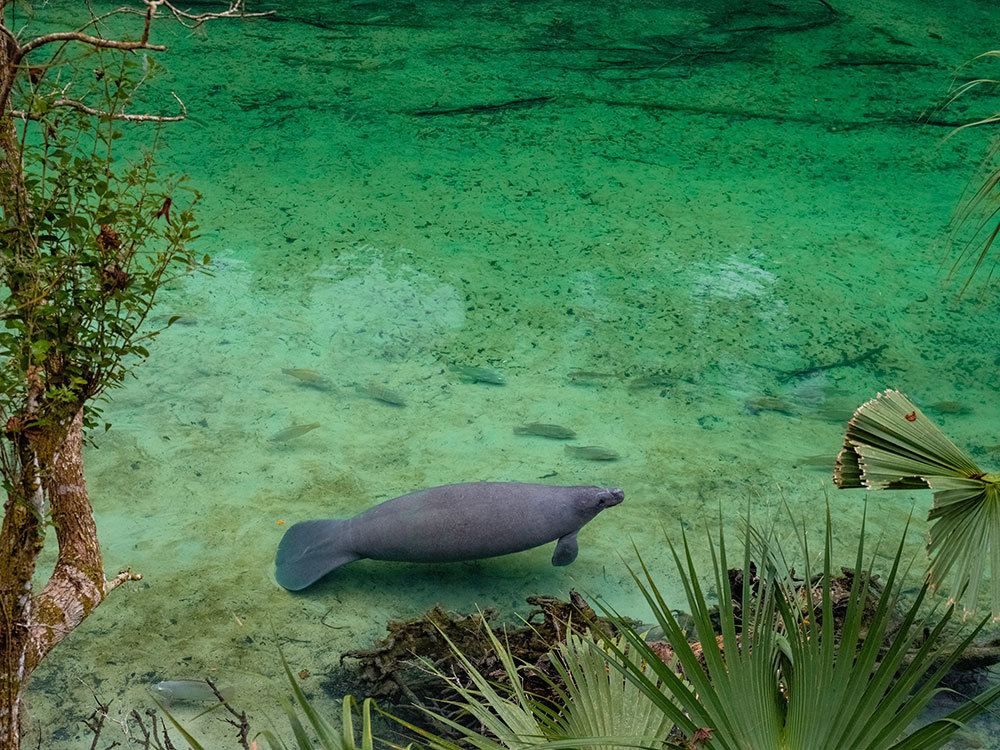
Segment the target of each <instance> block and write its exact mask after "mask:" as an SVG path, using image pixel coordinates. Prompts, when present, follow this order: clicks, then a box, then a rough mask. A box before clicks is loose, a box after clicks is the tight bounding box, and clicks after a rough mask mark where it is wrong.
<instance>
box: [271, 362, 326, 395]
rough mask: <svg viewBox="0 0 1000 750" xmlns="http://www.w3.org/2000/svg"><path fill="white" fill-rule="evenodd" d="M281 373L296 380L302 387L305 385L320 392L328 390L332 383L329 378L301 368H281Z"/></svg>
mask: <svg viewBox="0 0 1000 750" xmlns="http://www.w3.org/2000/svg"><path fill="white" fill-rule="evenodd" d="M281 371H282V372H283V373H285V375H291V376H292V377H293V378H298V380H299V382H300V383H302V384H303V385H307V386H309V387H310V388H318V389H319V390H321V391H325V390H329V389H330V388H331V387H332V386H333V383H332V382H331V381H330V379H329V378H327V377H325V376H324V375H322V374H320V373H318V372H316V371H315V370H307V369H305V368H302V367H282V368H281Z"/></svg>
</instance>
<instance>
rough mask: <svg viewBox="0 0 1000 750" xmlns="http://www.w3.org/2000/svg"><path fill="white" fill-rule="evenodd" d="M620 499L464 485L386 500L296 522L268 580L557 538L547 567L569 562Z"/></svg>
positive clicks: (488, 552)
mask: <svg viewBox="0 0 1000 750" xmlns="http://www.w3.org/2000/svg"><path fill="white" fill-rule="evenodd" d="M624 497H625V493H624V492H622V491H621V490H620V489H605V488H602V487H553V486H549V485H545V484H526V483H522V482H467V483H465V484H446V485H444V486H442V487H431V488H430V489H426V490H418V491H417V492H411V493H410V494H408V495H403V496H401V497H396V498H393V499H392V500H386V501H385V502H384V503H380V504H379V505H376V506H375V507H373V508H369V509H368V510H366V511H364V512H362V513H359V514H358V515H356V516H354V518H347V519H328V520H319V521H303V522H301V523H297V524H295V525H294V526H292V527H291V528H290V529H288V531H286V532H285V535H284V536H283V537H282V539H281V543H280V544H279V545H278V554H277V557H276V559H275V578H276V579H277V581H278V583H279V584H281V585H282V586H284V587H285V588H286V589H290V590H292V591H298V590H299V589H304V588H305V587H306V586H309V585H310V584H312V583H315V582H316V581H318V580H319V579H320V578H322V577H323V576H325V575H326V574H327V573H329V572H330V571H332V570H334V569H336V568H339V567H340V566H341V565H346V564H347V563H349V562H353V561H354V560H360V559H362V558H368V559H370V560H393V561H397V562H425V563H434V562H458V561H460V560H479V559H481V558H484V557H495V556H496V555H506V554H509V553H511V552H521V551H523V550H526V549H531V548H532V547H538V546H539V545H542V544H545V543H546V542H551V541H553V540H554V539H558V540H559V542H558V544H556V549H555V552H554V553H553V555H552V564H553V565H569V564H570V563H571V562H573V560H575V559H576V555H577V551H578V549H577V543H576V533H577V532H578V531H579V530H580V528H581V527H582V526H583V525H584V524H585V523H587V521H589V520H590V519H592V518H593V517H594V516H596V515H597V514H598V513H600V512H601V511H602V510H604V509H605V508H610V507H612V506H613V505H618V503H620V502H621V501H622V500H623V499H624Z"/></svg>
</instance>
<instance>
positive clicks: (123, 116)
mask: <svg viewBox="0 0 1000 750" xmlns="http://www.w3.org/2000/svg"><path fill="white" fill-rule="evenodd" d="M170 94H171V95H172V96H173V97H174V99H176V100H177V103H178V104H180V105H181V114H179V115H133V114H129V113H127V112H105V111H103V110H100V109H94V108H93V107H88V106H87V105H86V104H84V103H83V102H80V101H77V100H76V99H56V100H55V101H54V102H52V106H53V107H69V108H71V109H76V110H79V111H80V112H83V113H85V114H88V115H93V116H94V117H110V118H111V119H112V120H123V121H125V122H180V121H181V120H183V119H184V118H185V117H187V107H186V106H184V102H183V101H181V98H180V97H179V96H177V94H175V93H174V92H173V91H171V92H170ZM11 114H12V115H14V117H19V118H20V119H22V120H34V121H38V120H40V119H41V118H40V117H39V115H37V114H36V113H34V112H25V111H24V110H23V109H14V110H11Z"/></svg>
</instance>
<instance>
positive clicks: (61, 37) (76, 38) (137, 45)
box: [11, 0, 167, 65]
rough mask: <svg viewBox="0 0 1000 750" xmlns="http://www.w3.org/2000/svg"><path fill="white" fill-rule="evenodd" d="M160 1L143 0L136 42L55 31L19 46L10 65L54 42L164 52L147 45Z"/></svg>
mask: <svg viewBox="0 0 1000 750" xmlns="http://www.w3.org/2000/svg"><path fill="white" fill-rule="evenodd" d="M162 1H163V0H143V2H145V3H146V14H145V19H144V21H143V24H142V35H141V36H140V37H139V41H137V42H126V41H122V40H120V39H105V38H104V37H100V36H92V35H90V34H84V33H83V32H82V31H56V32H53V33H51V34H43V35H42V36H39V37H35V38H34V39H32V40H31V41H30V42H26V43H25V44H23V45H21V46H20V47H19V48H18V49H17V51H16V52H15V53H14V55H13V58H12V59H11V64H13V65H17V64H19V63H20V62H21V60H22V59H23V58H24V56H25V55H27V54H28V53H29V52H32V51H34V50H36V49H38V48H39V47H44V46H45V45H46V44H52V43H54V42H80V43H82V44H89V45H90V46H92V47H102V48H106V49H120V50H125V51H128V50H137V49H148V50H153V51H155V52H164V51H166V49H167V48H166V47H164V46H163V45H160V44H150V43H149V27H150V25H151V24H152V23H153V16H154V15H155V13H156V8H157V6H158V5H159V4H160V2H162Z"/></svg>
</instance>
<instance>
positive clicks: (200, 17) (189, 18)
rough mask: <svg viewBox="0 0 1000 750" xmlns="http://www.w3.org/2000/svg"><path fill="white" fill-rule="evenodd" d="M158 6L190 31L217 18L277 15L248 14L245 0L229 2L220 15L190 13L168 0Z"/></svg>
mask: <svg viewBox="0 0 1000 750" xmlns="http://www.w3.org/2000/svg"><path fill="white" fill-rule="evenodd" d="M156 4H157V5H163V6H164V7H165V8H167V10H169V11H170V12H171V13H172V14H173V16H174V18H175V19H177V21H178V22H179V23H180V24H181V25H182V26H186V27H187V28H189V29H193V28H196V27H198V26H201V25H202V24H203V23H205V22H206V21H211V20H212V19H215V18H259V17H261V16H271V15H274V13H275V11H273V10H268V11H264V12H262V13H247V12H246V7H245V2H244V0H229V9H228V10H224V11H222V12H220V13H188V12H186V11H183V10H180V9H179V8H177V7H176V6H174V5H173V4H172V3H170V2H167V0H156Z"/></svg>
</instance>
